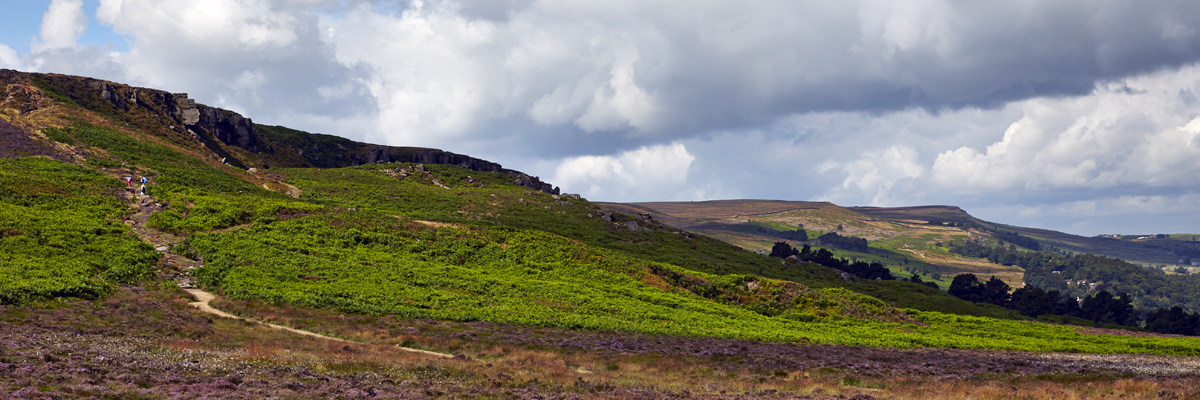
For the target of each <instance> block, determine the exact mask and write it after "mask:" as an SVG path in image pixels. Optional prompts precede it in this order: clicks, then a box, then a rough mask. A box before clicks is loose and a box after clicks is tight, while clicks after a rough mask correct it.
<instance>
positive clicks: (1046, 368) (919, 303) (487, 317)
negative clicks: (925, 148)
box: [0, 71, 1200, 399]
mask: <svg viewBox="0 0 1200 400" xmlns="http://www.w3.org/2000/svg"><path fill="white" fill-rule="evenodd" d="M0 81H2V82H0V83H3V92H0V96H3V98H4V102H3V103H2V104H0V135H2V136H0V142H2V143H3V146H2V147H0V157H3V158H0V215H3V217H2V218H0V277H2V278H0V325H3V329H0V343H3V346H0V370H3V371H6V372H5V373H4V374H2V377H0V393H5V394H6V395H7V396H8V397H14V398H42V397H50V398H106V397H110V398H270V397H277V398H360V397H361V398H466V397H470V398H478V397H483V398H533V397H543V398H546V397H567V398H612V397H617V398H661V397H679V398H691V397H698V398H728V397H743V398H754V397H762V398H796V397H801V398H859V399H866V398H964V397H977V398H1013V397H1029V398H1083V397H1093V396H1100V395H1105V396H1124V397H1125V398H1159V397H1171V396H1177V397H1187V396H1197V395H1198V394H1200V391H1198V390H1197V389H1195V387H1196V385H1195V383H1196V382H1197V379H1196V378H1197V372H1200V370H1198V369H1197V368H1198V366H1200V365H1198V359H1197V358H1195V357H1196V356H1197V355H1200V341H1198V340H1197V339H1195V338H1193V337H1188V336H1181V335H1170V334H1161V333H1154V332H1147V331H1146V330H1144V329H1138V328H1136V327H1129V326H1126V327H1124V328H1126V329H1108V328H1106V327H1105V326H1100V325H1099V324H1095V323H1093V324H1090V325H1089V324H1086V323H1081V322H1080V321H1076V320H1070V321H1067V320H1058V321H1053V322H1056V323H1048V322H1046V321H1037V320H1035V319H1034V318H1031V317H1029V316H1027V315H1023V314H1022V313H1021V312H1019V311H1018V310H1015V309H1011V308H1004V307H1002V306H998V305H996V304H989V303H987V302H976V301H968V300H964V299H962V298H960V297H958V296H954V295H951V294H950V293H947V292H946V291H945V290H944V289H948V287H949V285H948V284H946V281H947V280H948V279H950V278H953V276H954V275H952V274H953V273H954V272H956V271H957V270H953V269H941V268H944V267H945V266H944V265H942V264H938V263H937V262H936V260H930V259H931V258H933V257H934V256H936V257H941V258H942V259H951V258H959V257H961V258H962V259H964V260H965V261H963V263H966V264H963V265H968V266H964V267H962V268H994V269H995V270H996V271H997V273H1000V272H1001V271H1012V272H1013V273H1016V272H1017V271H1022V272H1023V270H1022V269H1021V267H1020V266H1017V265H1003V263H1000V264H997V263H994V262H991V261H990V260H988V259H987V257H969V256H966V255H955V254H954V253H951V252H950V244H958V243H966V240H967V239H971V238H972V237H973V236H972V234H971V232H984V230H983V228H989V226H981V227H975V226H969V225H968V224H966V223H967V222H973V220H970V219H967V218H966V217H962V219H959V220H953V219H951V218H940V217H939V218H937V219H933V218H925V217H924V216H922V217H915V216H913V215H908V216H910V217H914V218H907V219H902V218H896V217H887V216H884V215H876V216H870V217H867V220H866V221H862V220H861V219H859V217H858V216H859V215H870V212H872V211H871V210H866V211H864V210H858V209H846V208H841V207H837V206H834V205H828V204H810V205H809V207H812V208H795V209H789V210H775V211H771V210H767V212H757V213H756V212H753V211H761V210H760V209H761V208H762V207H761V205H756V204H750V203H747V204H744V205H739V206H738V207H741V208H744V210H742V209H739V210H737V211H736V212H734V215H733V216H732V217H731V218H732V219H741V218H745V219H746V221H745V223H738V224H727V225H735V226H736V228H734V229H718V228H714V227H712V226H710V225H712V224H715V223H714V222H711V221H700V220H701V219H704V218H717V219H720V218H726V219H729V218H730V217H728V216H727V215H717V216H712V217H703V216H698V215H700V213H698V212H697V213H696V214H695V215H683V214H686V212H685V211H686V210H684V211H679V212H675V213H672V212H664V211H658V209H657V208H655V209H652V210H655V211H650V212H647V211H646V210H644V209H643V210H642V211H638V210H633V209H629V208H638V207H648V206H646V205H613V204H600V203H593V202H590V201H588V200H587V199H584V198H581V197H580V196H577V195H569V194H563V193H560V192H559V190H558V189H557V188H555V187H553V186H552V185H551V184H549V183H546V182H542V181H541V180H540V179H538V178H537V177H532V176H529V175H527V174H524V173H521V172H519V171H512V170H507V169H504V168H502V167H501V166H500V165H499V164H496V163H493V162H488V161H484V160H478V159H475V158H471V157H469V156H463V155H458V154H453V153H448V152H443V151H440V150H436V149H420V148H398V147H388V146H378V145H369V144H362V143H355V142H352V141H349V140H346V139H342V138H338V137H335V136H329V135H317V134H310V133H306V132H301V131H295V130H291V129H287V128H283V127H269V126H260V125H255V124H254V123H253V122H251V121H250V120H249V119H248V118H244V117H242V116H240V115H237V114H236V113H233V112H231V111H227V110H220V109H215V108H211V107H207V106H203V105H199V104H196V103H195V102H194V101H191V100H189V99H187V97H186V96H184V95H180V94H170V93H166V92H161V91H156V90H153V89H147V88H133V87H129V86H126V85H122V84H119V83H113V82H106V81H100V80H95V79H90V78H82V77H72V76H64V75H52V74H28V73H19V72H14V71H0ZM142 176H145V177H147V178H148V180H149V184H148V185H146V188H145V189H144V191H143V189H142V188H141V187H139V185H137V184H134V185H130V184H128V183H126V182H124V181H122V179H123V178H124V177H135V178H140V177H142ZM623 207H626V208H623ZM756 207H757V208H756ZM731 209H732V208H731ZM813 209H815V210H817V211H819V212H821V213H823V214H820V215H821V216H820V218H817V217H811V215H812V213H808V214H805V213H807V212H808V211H806V210H813ZM829 210H831V211H829ZM885 211H886V210H885ZM639 212H641V213H647V214H649V215H639V214H638V213H639ZM728 212H729V211H725V213H726V214H727V213H728ZM938 212H944V210H942V211H938ZM788 213H792V214H788ZM710 214H711V213H710ZM762 214H770V215H774V214H780V215H785V214H786V215H785V216H783V217H779V216H775V217H770V218H768V217H767V216H764V215H762ZM963 215H965V213H963ZM776 217H779V218H783V219H773V218H776ZM968 217H969V216H968ZM671 218H678V220H672V219H671ZM689 218H690V221H693V222H694V224H693V225H687V224H685V223H681V222H679V221H682V220H689ZM787 218H791V219H787ZM805 218H807V219H805ZM901 220H903V221H901ZM898 221H899V222H898ZM905 221H907V222H905ZM933 222H937V223H938V224H937V225H936V226H935V225H934V224H933ZM977 223H979V222H977ZM800 224H803V227H802V228H801V227H799V225H800ZM884 224H890V225H888V226H892V227H893V228H889V229H892V230H897V229H899V228H894V227H896V226H906V227H908V228H907V229H911V230H912V232H908V233H904V234H902V235H901V234H890V233H887V232H888V231H885V230H884V229H881V228H879V227H880V226H884ZM950 224H953V225H950ZM980 224H982V223H980ZM744 227H755V228H754V229H755V230H753V231H747V232H741V231H738V230H737V229H744ZM721 228H723V227H721ZM760 228H761V229H766V230H773V231H778V232H785V231H791V233H790V235H796V234H797V233H795V231H797V230H799V229H805V230H810V231H812V232H811V236H812V237H814V238H820V237H822V236H824V235H826V234H828V233H831V232H840V233H841V236H844V237H854V238H861V239H865V240H866V241H867V242H868V243H869V245H867V246H866V247H865V248H864V247H856V248H855V249H853V250H854V251H852V252H847V251H848V250H846V249H842V248H838V247H837V246H833V245H824V246H823V245H821V243H819V242H820V241H819V240H818V241H812V243H811V245H812V246H814V247H813V248H815V249H820V250H823V251H826V252H828V253H829V254H833V255H838V256H839V257H841V258H839V260H840V261H841V262H842V263H843V264H840V265H844V266H846V267H845V268H848V269H851V268H850V267H853V266H854V265H855V261H861V262H862V265H866V267H864V268H865V269H870V268H883V269H886V270H888V271H890V272H894V273H895V275H896V276H897V277H899V278H908V279H880V280H872V279H862V277H861V276H858V277H857V278H856V277H855V276H852V275H854V274H853V273H847V272H846V271H842V270H838V269H835V268H830V267H829V266H827V265H825V264H822V263H820V262H811V261H796V260H794V259H793V260H792V262H788V261H785V260H782V259H781V258H778V257H770V256H768V255H766V254H761V253H759V252H757V251H753V250H756V248H755V247H754V246H750V245H748V243H750V242H749V241H746V240H742V239H736V235H735V234H750V235H753V234H758V233H763V232H765V231H763V230H758V229H760ZM789 228H790V229H789ZM990 228H991V229H993V231H989V232H993V233H994V231H995V230H996V229H995V227H990ZM971 229H975V231H971ZM1008 231H1010V232H1019V233H1020V234H1021V235H1026V237H1032V238H1035V239H1034V240H1036V241H1039V242H1041V241H1044V240H1045V238H1044V237H1042V236H1034V235H1033V234H1032V233H1028V232H1025V231H1018V230H1016V229H1009V230H1008ZM725 232H731V233H725ZM805 233H806V235H807V234H809V232H808V231H806V232H805ZM722 235H726V236H722ZM913 235H915V236H913ZM930 235H934V236H930ZM791 237H792V238H793V239H783V238H779V239H776V240H773V241H779V240H782V241H784V242H785V243H787V241H788V240H792V243H794V244H810V243H809V242H810V241H808V240H794V239H795V238H796V236H791ZM831 238H833V236H826V241H827V242H830V243H832V239H831ZM988 238H990V239H991V240H995V237H994V236H988ZM1009 239H1010V240H1009V241H1008V242H1006V243H1010V242H1013V241H1019V240H1017V239H1013V238H1012V237H1010V238H1009ZM739 240H742V241H739ZM747 240H748V239H747ZM931 242H932V243H931ZM838 243H851V244H852V245H853V243H860V242H859V241H857V240H851V239H846V240H843V241H840V242H838ZM979 243H983V244H993V242H989V241H986V240H984V241H980V242H979ZM995 243H999V242H995ZM981 245H982V244H981ZM853 246H857V245H853ZM1049 246H1056V245H1049ZM826 248H827V249H826ZM1065 248H1066V247H1065V245H1064V246H1063V247H1061V248H1051V249H1049V250H1051V251H1060V252H1061V251H1074V250H1061V249H1065ZM1072 249H1074V248H1072ZM863 250H865V251H863ZM1026 250H1031V249H1026ZM816 251H817V250H814V252H816ZM1014 251H1015V250H1014ZM922 254H924V256H922ZM851 258H858V259H860V260H852V259H851ZM830 259H832V258H829V257H827V258H826V260H830ZM918 259H920V260H918ZM874 265H878V266H879V267H873V266H874ZM906 267H907V268H906ZM851 270H852V271H853V269H851ZM963 270H967V269H963ZM971 270H972V271H975V269H971ZM932 273H940V274H941V276H940V277H939V278H941V279H935V281H938V282H941V283H940V284H935V285H926V284H923V283H921V282H914V281H912V279H911V277H912V276H922V275H923V274H924V275H932ZM1022 275H1023V274H1022ZM930 278H932V276H930ZM1022 279H1023V276H1018V279H1017V281H1016V282H1023V281H1022ZM1014 283H1015V282H1014ZM932 286H936V288H935V287H932ZM1014 286H1017V285H1015V284H1014ZM184 289H192V290H197V291H203V292H206V293H211V294H214V295H216V299H215V300H213V301H212V302H211V305H212V307H214V308H216V309H219V310H222V311H224V312H226V313H229V314H232V315H235V316H238V317H240V318H241V319H233V318H223V317H219V316H215V315H212V314H206V313H204V312H202V311H200V310H199V309H197V308H194V307H191V306H189V303H192V302H193V301H194V300H195V299H194V298H193V295H192V294H191V292H187V291H185V290H184ZM1093 322H1095V321H1093ZM1072 323H1074V324H1072ZM268 324H271V325H268ZM272 325H275V326H284V327H289V328H292V329H297V330H302V331H305V332H310V333H315V334H318V335H319V336H304V335H297V334H295V333H292V332H289V331H284V330H280V329H275V328H273V327H272ZM412 350H422V351H424V352H417V351H412ZM430 353H438V354H430Z"/></svg>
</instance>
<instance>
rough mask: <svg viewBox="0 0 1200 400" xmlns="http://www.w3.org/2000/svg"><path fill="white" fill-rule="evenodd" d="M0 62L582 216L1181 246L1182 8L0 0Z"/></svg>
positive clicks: (1199, 173)
mask: <svg viewBox="0 0 1200 400" xmlns="http://www.w3.org/2000/svg"><path fill="white" fill-rule="evenodd" d="M0 5H3V7H2V8H3V9H4V10H5V11H4V13H3V14H2V15H0V68H10V69H18V70H23V71H36V72H54V73H63V74H72V75H83V76H90V77H95V78H100V79H107V80H111V81H115V82H120V83H126V84H130V85H135V86H142V87H151V88H156V89H162V90H167V91H171V92H185V93H188V94H189V95H190V97H191V98H193V99H196V100H197V101H198V102H200V103H202V104H207V105H210V106H215V107H222V108H227V109H231V110H234V111H237V112H240V113H242V114H243V115H244V116H247V117H250V118H252V119H253V120H254V121H255V122H256V123H259V124H270V125H284V126H288V127H291V128H296V129H301V130H306V131H310V132H318V133H327V134H333V135H338V136H343V137H347V138H350V139H353V140H359V141H366V142H370V143H378V144H387V145H395V146H422V147H434V148H440V149H444V150H447V151H452V152H455V153H461V154H468V155H471V156H474V157H478V158H483V159H486V160H490V161H493V162H498V163H500V164H502V165H504V166H505V167H506V168H511V169H516V170H520V171H523V172H526V173H529V174H531V175H537V176H540V177H541V178H542V179H543V180H546V181H548V182H551V183H553V184H555V185H558V186H560V187H562V190H563V191H565V192H569V193H580V194H582V195H583V196H585V197H586V198H588V199H590V200H593V201H620V202H633V201H689V200H713V199H739V198H749V199H779V200H819V201H830V202H833V203H835V204H838V205H843V206H889V207H890V206H913V205H955V206H959V207H962V208H963V209H964V210H966V211H967V212H969V213H971V214H972V215H974V216H976V217H979V218H982V219H985V220H988V221H993V222H1000V223H1007V224H1013V225H1020V226H1029V227H1038V228H1046V229H1054V230H1060V231H1064V232H1069V233H1074V234H1081V235H1096V234H1106V233H1125V234H1145V233H1200V102H1198V96H1200V2H1195V1H1191V0H1185V1H1171V0H1164V1H1155V2H1144V1H1106V0H1060V1H1039V0H1016V1H1002V2H999V1H998V2H979V1H938V0H916V1H901V0H861V1H853V0H843V1H803V0H778V1H775V0H752V1H710V0H687V1H674V0H660V1H653V0H636V1H626V0H603V1H597V0H571V1H561V0H428V1H416V0H391V1H388V0H52V1H28V0H20V1H17V0H0Z"/></svg>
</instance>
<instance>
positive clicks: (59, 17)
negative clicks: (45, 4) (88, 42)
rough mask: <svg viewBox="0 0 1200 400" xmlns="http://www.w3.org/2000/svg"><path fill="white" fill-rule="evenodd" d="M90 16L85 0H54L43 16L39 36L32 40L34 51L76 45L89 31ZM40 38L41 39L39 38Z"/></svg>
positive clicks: (31, 47)
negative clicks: (84, 7) (84, 11)
mask: <svg viewBox="0 0 1200 400" xmlns="http://www.w3.org/2000/svg"><path fill="white" fill-rule="evenodd" d="M87 26H88V17H87V14H84V13H83V0H52V1H51V2H50V9H49V10H46V13H45V14H44V15H43V16H42V26H41V28H40V29H39V30H38V36H39V37H35V38H33V39H31V40H30V43H29V49H30V50H31V51H33V52H39V51H43V50H53V49H61V48H70V47H75V41H76V40H79V37H80V36H83V33H84V32H86V31H87ZM39 38H40V40H39Z"/></svg>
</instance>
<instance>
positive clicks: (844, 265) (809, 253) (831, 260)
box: [770, 236, 896, 281]
mask: <svg viewBox="0 0 1200 400" xmlns="http://www.w3.org/2000/svg"><path fill="white" fill-rule="evenodd" d="M822 237H823V236H822ZM855 239H858V238H855ZM861 240H863V241H866V239H861ZM770 256H771V257H779V258H788V257H791V256H795V257H796V260H797V261H800V262H811V263H816V264H820V265H823V266H826V267H829V268H833V269H838V270H842V271H845V272H848V273H850V274H853V275H855V276H857V277H859V278H862V279H866V280H876V279H878V280H884V281H889V280H895V279H896V277H894V276H892V271H890V270H888V269H887V267H885V266H884V265H883V264H882V263H879V262H870V263H868V262H866V261H858V260H847V259H845V258H835V257H834V256H833V252H830V251H829V250H826V249H824V248H818V249H816V250H813V249H812V247H810V246H809V245H807V244H806V245H804V248H802V249H799V250H797V249H796V248H795V247H792V245H790V244H787V242H775V245H774V246H772V247H771V254H770Z"/></svg>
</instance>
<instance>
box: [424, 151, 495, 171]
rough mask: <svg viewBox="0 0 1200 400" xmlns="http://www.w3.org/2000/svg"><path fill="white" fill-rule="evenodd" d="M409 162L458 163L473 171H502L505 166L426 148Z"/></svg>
mask: <svg viewBox="0 0 1200 400" xmlns="http://www.w3.org/2000/svg"><path fill="white" fill-rule="evenodd" d="M408 162H412V163H423V164H450V165H457V166H459V167H463V168H466V169H469V170H472V171H486V172H501V171H503V170H504V168H501V167H500V164H496V163H494V162H491V161H485V160H480V159H478V158H475V157H471V156H464V155H462V154H454V153H451V152H447V151H441V150H425V151H419V152H416V153H413V154H412V156H411V157H410V159H409V160H408Z"/></svg>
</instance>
